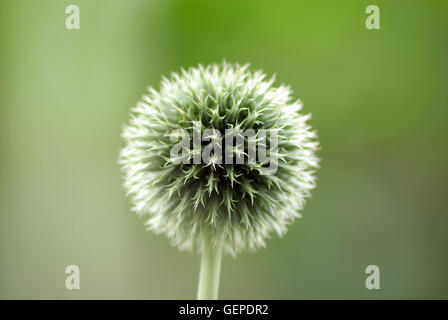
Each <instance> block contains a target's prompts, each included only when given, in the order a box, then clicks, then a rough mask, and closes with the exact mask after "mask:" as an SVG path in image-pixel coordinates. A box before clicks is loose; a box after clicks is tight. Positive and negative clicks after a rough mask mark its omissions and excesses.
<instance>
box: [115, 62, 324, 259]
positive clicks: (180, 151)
mask: <svg viewBox="0 0 448 320" xmlns="http://www.w3.org/2000/svg"><path fill="white" fill-rule="evenodd" d="M301 109H302V105H301V103H300V101H297V100H293V99H292V97H291V90H290V88H289V87H287V86H284V85H280V86H275V85H274V78H271V79H266V77H265V75H264V74H263V73H262V72H261V71H257V72H251V71H249V69H248V65H245V66H240V65H238V64H229V63H225V62H224V63H223V64H221V65H211V66H207V67H203V66H201V65H199V66H198V67H197V68H190V69H188V70H182V71H181V72H180V73H173V74H172V75H171V77H170V78H169V79H168V78H164V79H163V80H162V82H161V87H160V90H159V91H157V90H155V89H153V88H149V89H148V93H147V94H145V95H144V96H143V98H142V101H141V102H139V103H138V104H137V106H136V107H135V108H134V109H133V110H132V115H131V120H130V123H129V125H127V126H125V127H124V130H123V137H124V139H125V141H126V146H125V147H124V148H123V150H122V151H121V155H120V164H121V165H122V169H123V171H124V174H125V176H124V186H125V189H126V190H127V194H128V196H129V197H130V199H131V201H132V204H133V210H134V211H135V212H137V214H139V215H142V216H145V217H147V221H146V225H147V226H148V228H149V229H150V230H154V231H155V232H157V233H164V234H166V235H167V236H168V237H169V238H170V239H171V241H172V243H173V245H175V246H177V247H179V248H180V249H187V250H196V251H199V252H201V251H203V250H204V249H205V248H207V247H221V248H222V249H223V250H224V252H226V253H229V254H231V255H236V254H237V253H239V252H240V251H241V250H244V249H250V250H254V249H257V248H259V247H263V246H265V241H266V239H267V238H269V237H270V235H271V234H272V233H277V234H278V235H280V236H281V235H283V234H284V233H285V232H286V229H287V225H288V224H290V223H292V222H293V221H294V220H295V219H296V218H298V217H300V210H301V209H302V208H303V206H304V203H305V200H306V198H307V197H309V196H310V190H311V189H312V188H314V186H315V177H314V171H315V169H316V168H317V167H318V158H317V157H316V155H315V152H316V150H317V147H318V142H317V141H316V134H315V132H314V131H313V130H312V129H311V127H310V126H309V125H308V124H307V120H308V119H309V118H310V116H309V115H304V114H302V113H301Z"/></svg>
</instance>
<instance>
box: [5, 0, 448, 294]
mask: <svg viewBox="0 0 448 320" xmlns="http://www.w3.org/2000/svg"><path fill="white" fill-rule="evenodd" d="M70 4H76V5H78V6H79V8H80V11H81V29H80V30H73V31H70V30H67V29H66V28H65V19H66V16H67V15H66V14H65V8H66V7H67V6H68V5H70ZM369 4H376V5H378V6H379V8H380V10H381V30H367V29H366V28H365V19H366V17H367V15H366V14H365V8H366V6H367V5H369ZM447 13H448V2H447V1H436V0H434V1H423V0H422V1H414V0H410V1H406V2H403V1H398V0H395V1H394V0H388V1H385V0H372V1H362V0H358V1H330V0H328V1H298V0H293V1H283V0H275V1H259V0H250V1H248V0H244V1H242V0H227V1H206V0H203V1H198V0H185V1H180V0H179V1H147V0H130V1H112V0H95V1H92V0H89V1H87V0H70V1H65V0H40V1H35V0H28V1H25V0H15V1H4V0H1V1H0V298H3V299H31V298H37V299H50V298H55V299H94V298H96V299H117V298H123V299H177V298H181V299H194V298H195V295H196V286H197V279H198V269H199V257H198V256H196V255H193V254H190V253H185V252H179V251H178V250H177V249H175V248H172V247H170V245H169V243H168V241H167V239H166V238H165V237H163V236H156V235H154V234H152V233H149V232H145V230H144V227H143V224H142V222H143V221H139V219H138V218H137V217H136V216H135V215H134V214H132V213H131V212H130V210H129V208H130V203H129V202H128V200H127V199H126V198H125V196H124V191H123V189H122V186H121V183H122V180H121V172H120V170H119V167H118V165H117V158H118V154H119V150H120V148H121V147H122V146H123V141H122V139H121V138H120V134H121V128H122V125H123V124H124V123H126V122H127V121H128V118H129V110H130V108H131V107H133V106H134V105H135V104H136V102H137V101H138V100H139V99H140V97H141V95H142V94H143V93H144V91H145V88H146V87H147V86H154V87H158V85H159V81H160V78H161V75H169V73H170V72H172V71H177V70H179V68H180V67H182V66H184V67H188V66H191V65H197V64H198V63H202V64H208V63H213V62H221V61H222V60H223V59H226V60H227V61H229V62H239V63H247V62H249V63H251V66H252V68H254V69H260V68H261V69H263V70H264V71H265V72H266V73H268V74H273V73H276V74H277V79H278V83H280V82H284V83H288V84H290V85H291V87H292V89H293V90H294V92H295V95H296V97H297V98H301V99H302V100H303V101H304V110H305V112H310V113H312V115H313V119H312V121H311V124H312V125H313V126H314V127H315V128H316V129H317V131H318V133H319V136H320V142H321V147H322V150H321V151H320V153H319V155H320V157H321V158H322V163H321V165H322V168H321V170H320V171H319V173H318V179H319V181H318V188H317V189H316V190H314V193H313V198H312V199H311V200H310V201H309V202H308V204H307V206H306V208H305V210H304V211H303V216H304V218H303V219H301V220H300V221H298V222H297V223H296V224H294V225H293V226H291V227H290V229H289V232H288V234H287V235H286V236H285V237H284V238H283V239H279V238H277V237H273V238H272V240H271V241H269V244H268V247H267V248H266V249H264V250H261V251H259V252H257V253H255V254H252V253H243V254H241V255H240V256H239V257H238V258H237V259H233V258H230V257H225V258H224V260H223V268H222V278H221V280H222V282H221V290H220V297H221V298H225V299H312V298H318V299H349V298H357V299H379V298H382V299H398V298H399V299H415V298H423V299H430V298H433V299H441V298H445V299H446V298H448V275H447V273H446V271H447V269H448V250H447V242H448V234H447V224H448V216H447V179H448V169H447V156H448V152H447V148H446V146H447V138H448V134H447V130H446V123H447V116H448V112H447V110H448V105H447V98H448V89H447V80H448V62H447V56H448V50H447V49H448V43H447V39H448V37H447V36H448V19H447ZM70 264H75V265H78V266H79V267H80V269H81V289H80V290H72V291H69V290H67V289H66V288H65V278H66V274H65V267H66V266H67V265H70ZM370 264H375V265H378V266H379V267H380V270H381V289H380V290H372V291H369V290H367V289H366V288H365V285H364V282H365V278H366V276H367V275H366V274H365V273H364V271H365V268H366V266H367V265H370Z"/></svg>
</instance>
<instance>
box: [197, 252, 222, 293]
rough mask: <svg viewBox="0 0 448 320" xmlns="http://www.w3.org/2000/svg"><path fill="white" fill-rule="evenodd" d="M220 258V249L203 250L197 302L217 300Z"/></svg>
mask: <svg viewBox="0 0 448 320" xmlns="http://www.w3.org/2000/svg"><path fill="white" fill-rule="evenodd" d="M221 257H222V249H221V248H207V249H204V252H203V253H202V259H201V271H200V273H199V288H198V300H216V299H218V289H219V275H220V272H221Z"/></svg>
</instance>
